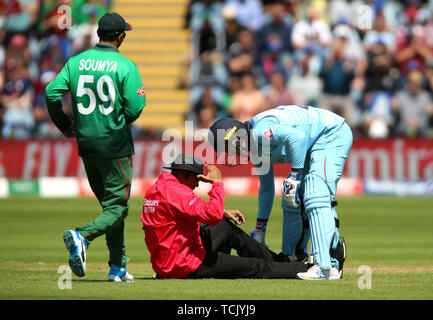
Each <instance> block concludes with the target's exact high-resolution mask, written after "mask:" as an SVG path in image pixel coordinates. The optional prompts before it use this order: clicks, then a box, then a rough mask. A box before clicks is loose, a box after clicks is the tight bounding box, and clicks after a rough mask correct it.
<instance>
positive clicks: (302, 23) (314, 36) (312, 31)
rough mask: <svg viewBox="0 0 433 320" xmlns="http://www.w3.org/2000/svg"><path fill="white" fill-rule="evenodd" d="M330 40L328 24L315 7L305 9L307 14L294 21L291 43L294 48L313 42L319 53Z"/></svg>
mask: <svg viewBox="0 0 433 320" xmlns="http://www.w3.org/2000/svg"><path fill="white" fill-rule="evenodd" d="M331 42H332V33H331V31H330V29H329V26H328V24H326V22H324V21H323V20H321V17H320V11H319V10H318V9H317V8H315V7H310V8H308V9H307V16H306V18H303V19H301V20H299V21H298V22H296V23H295V25H294V27H293V32H292V44H293V46H294V48H295V49H296V50H299V49H304V48H305V47H306V46H308V45H311V44H314V45H315V46H316V47H317V49H318V51H319V53H321V52H322V51H323V49H324V48H326V47H328V46H329V45H330V44H331Z"/></svg>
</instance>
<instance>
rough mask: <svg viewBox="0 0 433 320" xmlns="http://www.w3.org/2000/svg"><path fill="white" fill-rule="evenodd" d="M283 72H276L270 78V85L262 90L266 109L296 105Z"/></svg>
mask: <svg viewBox="0 0 433 320" xmlns="http://www.w3.org/2000/svg"><path fill="white" fill-rule="evenodd" d="M286 83H287V82H286V78H285V76H284V73H283V72H274V73H272V74H271V76H270V84H269V85H268V86H266V87H265V88H263V89H262V92H263V94H264V96H265V108H266V109H271V108H275V107H278V106H287V105H290V104H295V100H294V99H293V96H292V94H291V92H290V89H289V88H288V86H287V84H286Z"/></svg>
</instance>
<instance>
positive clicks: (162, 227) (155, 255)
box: [141, 171, 224, 278]
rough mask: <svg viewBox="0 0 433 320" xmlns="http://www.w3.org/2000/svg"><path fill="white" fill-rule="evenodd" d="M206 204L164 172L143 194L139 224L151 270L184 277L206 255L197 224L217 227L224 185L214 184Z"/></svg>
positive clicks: (189, 189)
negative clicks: (142, 232)
mask: <svg viewBox="0 0 433 320" xmlns="http://www.w3.org/2000/svg"><path fill="white" fill-rule="evenodd" d="M208 195H209V197H210V199H209V202H207V201H204V200H203V199H201V198H199V197H197V196H196V195H195V194H194V192H193V191H192V190H191V188H189V187H188V186H186V185H184V184H182V183H180V182H179V181H178V180H177V178H176V177H175V176H173V175H172V174H171V173H168V172H165V171H163V172H162V174H161V175H160V176H159V178H158V180H157V181H156V182H155V184H153V185H152V186H151V187H150V188H149V190H148V191H147V192H146V195H145V199H144V204H143V212H142V214H141V221H142V222H143V230H144V233H145V241H146V245H147V248H148V250H149V252H150V260H151V262H152V267H153V270H154V271H155V272H156V273H157V274H158V275H159V277H160V278H184V277H186V276H188V275H189V274H190V273H192V272H194V271H195V270H197V268H198V267H199V266H200V264H201V263H202V262H203V260H204V258H205V256H206V250H205V248H204V247H203V243H202V241H201V238H200V224H202V223H205V224H207V225H211V226H212V225H216V224H218V223H219V222H220V221H221V219H222V218H223V215H224V186H223V184H222V183H221V182H216V183H213V185H212V189H211V190H210V191H209V193H208Z"/></svg>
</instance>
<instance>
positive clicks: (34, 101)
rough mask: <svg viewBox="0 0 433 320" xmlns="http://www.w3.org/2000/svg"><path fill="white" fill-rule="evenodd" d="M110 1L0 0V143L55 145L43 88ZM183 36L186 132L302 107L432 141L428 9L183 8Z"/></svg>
mask: <svg viewBox="0 0 433 320" xmlns="http://www.w3.org/2000/svg"><path fill="white" fill-rule="evenodd" d="M110 2H111V1H110V0H102V1H100V0H99V1H96V0H54V1H50V0H0V41H1V43H2V46H1V48H0V91H1V96H0V128H1V137H4V138H7V137H14V138H24V139H25V138H56V137H59V136H60V133H59V131H58V130H57V129H56V128H55V127H54V125H53V124H52V122H51V121H50V120H49V116H48V113H47V109H46V107H45V97H44V91H45V87H46V85H47V84H48V83H49V82H50V81H51V80H52V79H54V77H55V76H56V74H57V73H58V72H59V71H60V69H61V68H62V67H63V65H64V63H65V62H66V61H67V60H68V58H69V57H71V56H73V55H75V54H77V53H79V52H81V51H84V50H87V49H89V48H91V47H93V46H94V45H95V44H96V43H97V41H98V39H97V35H96V32H95V31H96V29H97V21H98V19H99V17H101V16H102V15H103V14H104V13H106V12H107V11H109V8H110V5H111V3H110ZM62 6H63V7H62ZM62 8H66V9H67V8H70V10H71V17H72V19H71V20H72V21H68V20H67V19H65V15H64V14H63V12H62V10H63V9H62ZM184 27H185V28H187V29H189V30H190V31H191V34H192V37H191V41H192V46H193V54H192V56H191V57H190V60H189V63H188V64H187V70H188V72H187V73H186V74H187V76H186V77H184V78H183V79H180V83H181V84H180V87H181V88H184V89H188V90H189V92H190V108H191V109H190V112H189V113H188V114H187V115H186V119H188V120H194V121H195V123H196V129H204V128H208V127H209V126H210V124H212V123H213V122H214V121H215V119H217V118H219V117H224V116H227V115H229V116H232V117H234V118H236V119H239V120H242V121H244V120H249V119H250V118H251V117H252V116H254V115H255V114H257V113H259V112H261V111H264V110H266V109H269V108H273V107H276V106H279V105H288V104H302V105H311V106H315V107H320V108H327V109H329V110H332V111H334V112H337V113H339V114H341V115H342V116H344V117H345V118H346V120H347V122H348V123H349V124H350V126H351V127H352V129H353V131H354V133H355V135H357V136H369V137H372V138H384V137H390V136H406V137H416V136H429V137H433V0H424V1H422V0H401V1H393V0H370V1H356V0H355V1H349V0H330V1H324V0H302V1H301V0H192V1H191V2H190V3H189V5H188V8H187V13H186V15H185V25H184ZM70 103H71V102H70V97H68V96H65V98H64V104H65V109H66V110H69V112H70V105H69V107H68V104H70ZM141 136H142V135H141Z"/></svg>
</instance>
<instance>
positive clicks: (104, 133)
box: [46, 13, 146, 282]
mask: <svg viewBox="0 0 433 320" xmlns="http://www.w3.org/2000/svg"><path fill="white" fill-rule="evenodd" d="M128 30H131V26H130V25H129V24H127V23H126V22H125V20H124V19H123V18H122V17H121V16H120V15H118V14H116V13H107V14H105V15H104V16H102V17H101V19H99V22H98V36H99V40H100V41H99V43H98V44H97V45H96V46H95V47H94V48H92V49H90V50H87V51H84V52H82V53H80V54H78V55H76V56H74V57H72V58H71V59H69V61H68V62H67V63H66V65H65V66H64V67H63V69H62V70H61V71H60V73H59V74H58V75H57V77H56V78H55V79H54V80H53V81H52V82H51V83H50V84H49V85H48V86H47V89H46V101H47V107H48V112H49V114H50V117H51V119H52V120H53V122H54V124H55V125H56V126H57V128H59V130H60V131H61V132H62V133H63V134H64V135H65V137H67V138H74V137H76V138H77V144H78V153H79V155H80V157H81V158H82V159H83V164H84V168H85V169H86V173H87V178H88V180H89V184H90V187H91V188H92V191H93V192H94V194H95V195H96V197H97V198H98V201H99V203H100V204H101V207H102V209H103V212H102V214H101V215H100V216H99V217H98V218H97V219H96V220H95V221H94V222H92V223H89V224H86V225H82V226H80V227H78V228H76V230H67V231H66V232H65V233H64V234H63V240H64V242H65V246H66V248H67V249H68V251H69V265H70V267H71V269H72V271H73V272H74V274H75V275H77V276H79V277H83V276H84V275H85V274H86V249H87V247H88V246H89V245H90V243H91V242H92V241H93V240H94V239H96V238H97V237H99V236H101V235H105V239H106V242H107V247H108V251H109V254H110V260H109V262H108V264H109V265H110V271H109V273H108V281H113V282H121V281H124V282H130V281H132V279H133V278H132V276H131V275H130V274H129V273H128V272H127V271H126V264H127V262H128V258H127V257H126V249H125V242H124V219H125V218H126V216H127V215H128V208H129V195H130V190H131V178H132V162H131V155H132V154H133V153H134V143H133V140H132V134H131V129H130V123H132V122H133V121H135V120H136V119H137V118H138V117H139V116H140V113H141V111H142V109H143V107H144V106H145V104H146V96H145V94H144V89H143V84H142V81H141V79H140V73H139V72H138V69H137V67H136V65H135V64H134V63H133V62H132V61H130V60H128V59H126V58H125V57H123V56H122V55H121V54H120V53H119V49H118V48H119V47H120V45H121V44H122V42H123V40H124V39H125V37H126V31H128ZM68 91H70V92H71V97H72V111H73V115H74V117H73V118H74V120H73V121H72V120H71V119H69V117H68V116H67V115H66V114H65V113H64V112H63V110H62V96H63V95H64V94H66V93H67V92H68Z"/></svg>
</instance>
